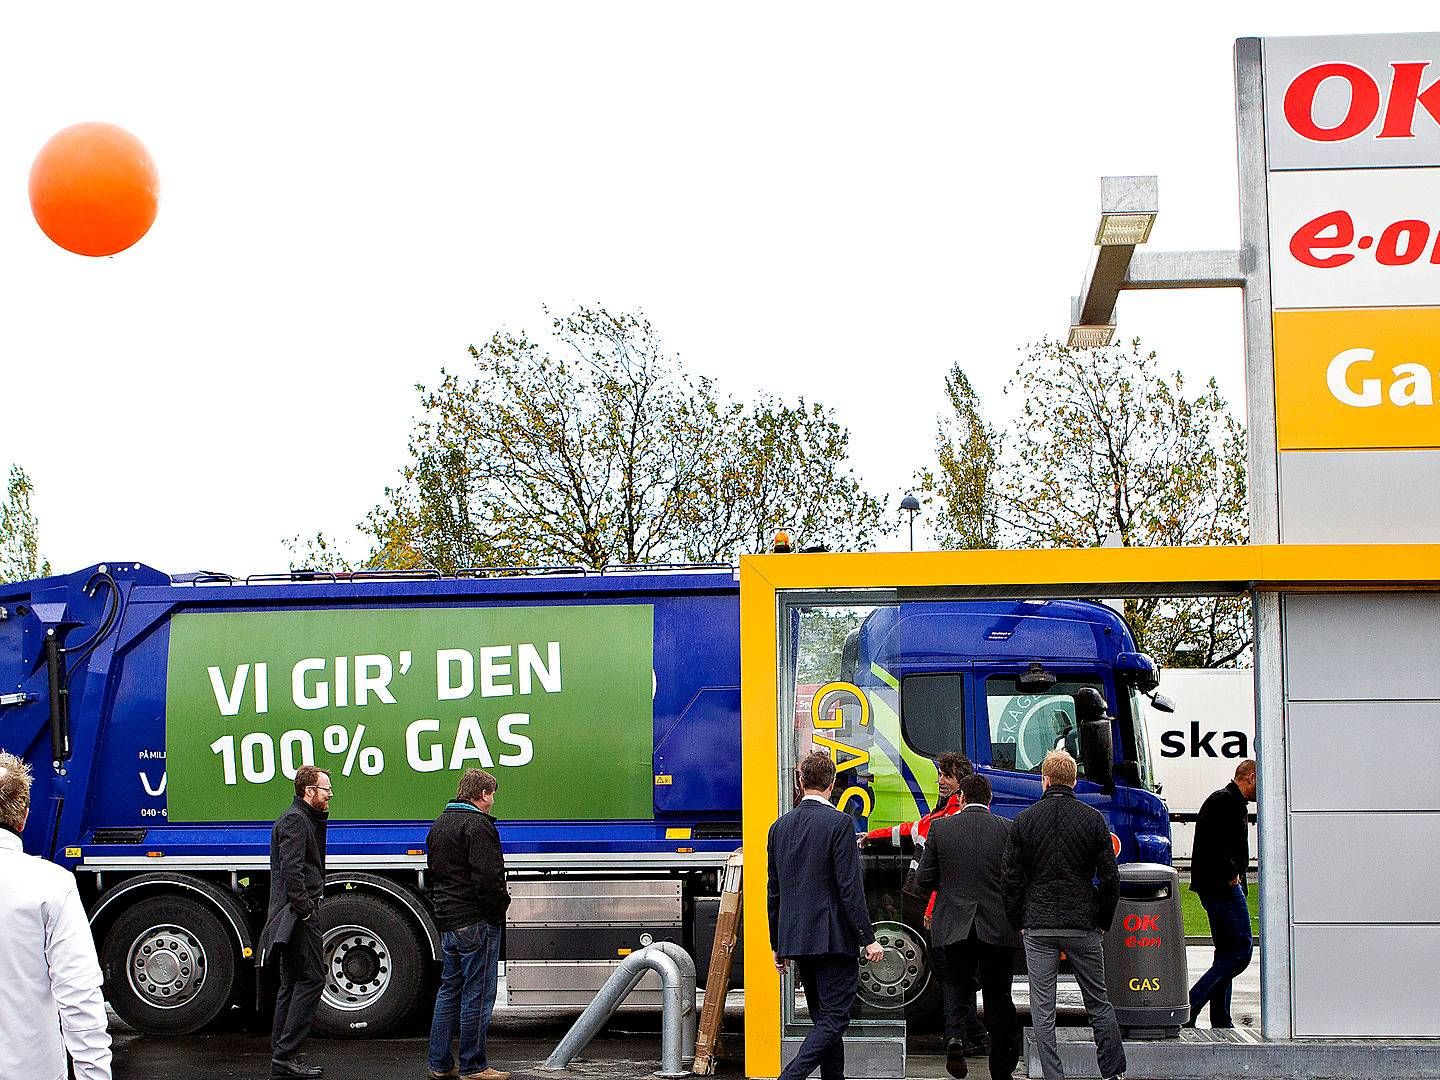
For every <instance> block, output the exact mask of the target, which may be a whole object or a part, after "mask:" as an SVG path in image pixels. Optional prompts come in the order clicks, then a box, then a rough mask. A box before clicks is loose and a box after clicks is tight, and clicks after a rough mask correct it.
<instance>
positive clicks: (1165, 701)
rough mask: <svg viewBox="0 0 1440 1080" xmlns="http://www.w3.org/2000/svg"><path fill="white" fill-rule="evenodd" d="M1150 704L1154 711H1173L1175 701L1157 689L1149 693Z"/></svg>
mask: <svg viewBox="0 0 1440 1080" xmlns="http://www.w3.org/2000/svg"><path fill="white" fill-rule="evenodd" d="M1150 704H1151V705H1152V706H1153V707H1154V708H1155V711H1156V712H1163V713H1173V712H1174V711H1175V702H1173V701H1171V700H1170V699H1169V698H1168V697H1166V696H1165V695H1164V694H1162V693H1159V692H1158V691H1157V692H1156V693H1153V694H1151V695H1150Z"/></svg>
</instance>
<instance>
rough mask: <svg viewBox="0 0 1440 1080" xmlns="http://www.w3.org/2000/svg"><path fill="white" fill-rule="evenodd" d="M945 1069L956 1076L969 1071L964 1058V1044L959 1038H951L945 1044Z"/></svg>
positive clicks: (963, 1074)
mask: <svg viewBox="0 0 1440 1080" xmlns="http://www.w3.org/2000/svg"><path fill="white" fill-rule="evenodd" d="M945 1071H946V1072H948V1073H949V1074H950V1075H951V1076H954V1077H957V1078H960V1077H963V1076H965V1074H966V1073H967V1072H969V1071H970V1065H969V1063H968V1062H967V1061H966V1060H965V1044H964V1043H963V1042H961V1041H960V1040H959V1039H951V1040H950V1041H949V1042H947V1043H946V1044H945Z"/></svg>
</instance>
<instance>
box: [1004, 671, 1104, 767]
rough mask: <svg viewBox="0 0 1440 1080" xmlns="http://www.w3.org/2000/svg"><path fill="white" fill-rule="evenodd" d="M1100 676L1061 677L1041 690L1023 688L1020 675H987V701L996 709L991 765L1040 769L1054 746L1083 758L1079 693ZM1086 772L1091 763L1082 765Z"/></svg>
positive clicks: (1099, 685) (1098, 686)
mask: <svg viewBox="0 0 1440 1080" xmlns="http://www.w3.org/2000/svg"><path fill="white" fill-rule="evenodd" d="M1082 686H1092V687H1094V688H1095V689H1096V690H1099V691H1100V693H1102V694H1103V693H1104V692H1105V688H1104V686H1103V685H1101V683H1100V682H1099V681H1098V680H1094V681H1092V680H1083V681H1074V682H1058V683H1056V684H1055V685H1054V686H1052V687H1051V688H1050V689H1049V690H1046V691H1044V692H1043V693H1039V694H1032V693H1023V692H1022V691H1021V690H1020V689H1019V687H1018V685H1017V684H1016V681H1015V679H1013V678H1007V677H1005V676H1001V675H992V676H991V677H990V678H988V679H986V680H985V704H986V706H987V710H988V712H989V714H990V764H991V765H993V766H994V767H995V768H997V769H1014V770H1016V771H1017V772H1031V773H1038V772H1039V771H1040V762H1041V761H1042V760H1044V758H1045V755H1046V754H1048V753H1049V752H1050V751H1051V750H1056V749H1059V750H1067V751H1069V753H1070V756H1071V757H1073V758H1075V760H1076V762H1077V763H1078V762H1079V760H1080V731H1079V728H1078V727H1077V726H1076V724H1075V692H1076V691H1077V690H1079V689H1080V688H1081V687H1082ZM1080 775H1081V776H1084V775H1085V768H1084V766H1083V765H1081V766H1080Z"/></svg>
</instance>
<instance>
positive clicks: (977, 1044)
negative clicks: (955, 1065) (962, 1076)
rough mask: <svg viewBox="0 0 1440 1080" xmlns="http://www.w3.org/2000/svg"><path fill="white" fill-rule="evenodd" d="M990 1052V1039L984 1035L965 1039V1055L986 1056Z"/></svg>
mask: <svg viewBox="0 0 1440 1080" xmlns="http://www.w3.org/2000/svg"><path fill="white" fill-rule="evenodd" d="M989 1054H990V1039H989V1038H988V1037H986V1036H980V1037H979V1038H971V1039H966V1040H965V1056H966V1057H988V1056H989Z"/></svg>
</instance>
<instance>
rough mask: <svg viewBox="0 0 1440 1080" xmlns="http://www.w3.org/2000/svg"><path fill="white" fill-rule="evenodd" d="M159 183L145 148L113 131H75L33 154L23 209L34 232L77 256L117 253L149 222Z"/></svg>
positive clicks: (91, 127) (97, 127)
mask: <svg viewBox="0 0 1440 1080" xmlns="http://www.w3.org/2000/svg"><path fill="white" fill-rule="evenodd" d="M159 197H160V180H159V177H158V176H157V175H156V173H155V163H154V162H153V161H151V160H150V154H149V152H148V151H147V150H146V149H145V144H144V143H142V142H141V141H140V140H139V139H137V138H136V137H135V136H134V135H131V134H130V133H129V132H128V131H126V130H125V129H124V128H119V127H116V126H115V125H114V124H98V123H89V124H75V125H73V126H72V127H68V128H66V129H65V130H63V131H61V132H58V133H57V134H56V135H55V136H54V137H53V138H51V140H50V141H49V142H47V143H46V144H45V145H44V146H42V147H41V148H40V153H39V154H37V155H36V157H35V164H34V165H32V166H31V167H30V209H31V211H32V212H33V213H34V215H35V221H36V223H37V224H38V225H39V226H40V228H41V230H42V231H43V232H44V233H45V235H46V236H48V237H49V238H50V239H51V240H53V241H55V243H57V244H59V245H60V246H61V247H62V248H64V249H65V250H66V251H73V252H75V253H76V254H77V255H97V256H98V255H114V254H115V253H116V252H117V251H124V250H125V249H126V248H128V247H130V246H131V245H132V244H134V243H135V242H136V241H137V240H139V239H140V238H141V237H142V236H144V235H145V233H146V232H148V231H149V229H150V226H151V225H152V224H153V223H154V221H155V212H156V209H157V208H158V203H159Z"/></svg>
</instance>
